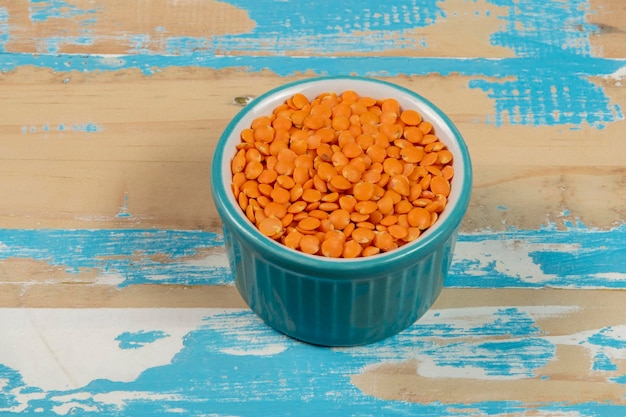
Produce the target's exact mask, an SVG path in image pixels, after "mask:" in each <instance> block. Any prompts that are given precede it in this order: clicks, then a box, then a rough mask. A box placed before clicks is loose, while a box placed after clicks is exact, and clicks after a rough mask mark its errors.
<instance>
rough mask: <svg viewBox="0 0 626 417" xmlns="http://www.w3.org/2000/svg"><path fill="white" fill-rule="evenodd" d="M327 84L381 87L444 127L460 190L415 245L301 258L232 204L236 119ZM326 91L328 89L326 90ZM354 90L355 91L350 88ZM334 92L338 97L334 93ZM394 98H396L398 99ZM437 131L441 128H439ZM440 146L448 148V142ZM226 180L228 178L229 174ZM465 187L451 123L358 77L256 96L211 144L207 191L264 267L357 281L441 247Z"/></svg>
mask: <svg viewBox="0 0 626 417" xmlns="http://www.w3.org/2000/svg"><path fill="white" fill-rule="evenodd" d="M329 81H330V82H343V81H345V82H346V85H345V87H343V90H344V91H345V90H349V89H355V88H354V86H353V84H348V83H353V82H355V81H356V82H357V84H358V83H371V84H374V85H379V86H384V87H385V88H386V89H391V90H395V91H397V92H398V93H399V94H404V95H406V96H407V97H408V98H409V99H410V100H411V101H416V102H419V103H420V104H421V105H422V106H424V107H425V108H427V109H429V111H431V112H432V115H434V116H435V117H436V118H438V119H439V121H438V122H442V123H443V124H444V126H445V128H446V129H448V130H449V133H450V134H451V138H450V140H453V141H454V146H455V147H456V148H457V151H458V154H459V155H460V156H461V159H462V161H461V162H460V163H458V162H457V163H455V178H457V177H461V178H462V181H460V186H461V188H460V190H459V192H458V193H457V194H458V199H457V200H456V201H455V203H454V204H453V205H452V206H451V207H449V206H450V204H448V206H446V210H444V214H445V218H443V219H442V218H440V219H439V220H438V221H437V222H436V223H435V225H433V226H432V227H430V228H428V229H427V230H426V231H425V232H424V233H423V234H422V235H420V237H419V238H417V239H416V240H415V241H413V242H410V243H408V244H406V245H403V246H402V247H400V248H397V249H394V250H392V251H389V252H385V253H381V254H378V255H375V256H371V257H358V258H352V259H346V258H327V257H323V256H320V255H309V254H305V253H302V252H300V251H296V250H294V249H291V248H288V247H287V246H284V245H283V244H282V243H280V242H277V241H274V240H273V239H271V238H269V237H267V236H264V235H263V234H261V232H259V230H258V229H257V228H256V226H254V225H253V224H252V222H250V221H249V220H248V218H247V217H246V216H245V213H243V211H242V210H241V208H240V207H239V205H238V204H236V202H235V199H234V196H232V191H231V189H230V187H227V186H225V184H226V176H225V174H224V173H225V169H224V164H225V163H226V162H225V158H228V168H229V169H228V172H230V160H231V159H232V157H233V156H234V155H226V145H227V143H228V141H229V138H230V137H231V136H232V135H233V134H235V133H237V134H238V132H239V130H237V131H235V129H236V128H237V126H238V125H239V124H240V123H241V122H242V119H244V118H245V117H248V118H250V117H258V116H261V115H267V114H269V113H268V112H265V111H259V110H258V106H260V105H262V106H263V107H266V106H268V103H267V101H268V100H269V101H270V102H271V101H272V100H273V101H275V102H276V105H274V106H270V109H271V110H273V108H275V107H276V106H277V105H278V104H281V103H282V102H284V100H285V99H286V98H288V97H290V96H291V95H293V94H294V93H295V92H297V91H292V90H294V89H297V90H301V89H303V88H305V87H306V86H308V85H310V84H324V83H327V82H329ZM327 91H333V90H332V89H328V90H327ZM355 91H357V90H356V89H355ZM336 92H337V93H339V91H336ZM357 93H359V91H357ZM305 95H306V94H305ZM380 98H383V97H380ZM395 98H396V99H397V98H398V97H395ZM271 110H270V111H271ZM427 120H429V118H427ZM429 121H431V120H429ZM439 128H440V129H441V126H439ZM445 143H446V145H448V147H450V145H451V144H450V143H448V142H445ZM458 165H461V168H462V170H461V172H459V171H457V166H458ZM228 177H231V175H229V176H228ZM231 178H232V177H231ZM457 183H459V182H457ZM453 187H454V182H453ZM457 187H458V186H457ZM471 188H472V166H471V160H470V156H469V151H468V148H467V145H466V143H465V141H464V139H463V137H462V135H461V133H460V132H459V130H458V129H457V128H456V126H455V125H454V123H453V122H452V120H450V118H449V117H448V116H447V115H446V114H445V113H444V112H443V111H442V110H441V109H440V108H439V107H437V106H436V105H435V104H433V103H432V102H431V101H430V100H428V99H426V98H425V97H423V96H422V95H420V94H418V93H416V92H414V91H413V90H410V89H408V88H406V87H403V86H400V85H397V84H394V83H391V82H388V81H384V80H379V79H376V78H369V77H361V76H320V77H310V78H306V79H301V80H297V81H293V82H289V83H285V84H282V85H280V86H278V87H276V88H273V89H271V90H269V91H267V92H265V93H263V94H261V95H260V96H258V97H257V98H255V99H253V100H252V101H251V102H250V103H249V104H247V105H246V106H245V107H244V108H243V109H242V110H240V111H239V112H238V113H237V114H236V115H235V116H234V117H233V119H231V121H230V122H229V123H228V125H227V126H226V128H225V129H224V131H223V132H222V134H221V136H220V138H219V140H218V142H217V144H216V148H215V152H214V154H213V158H212V166H211V192H212V195H213V200H214V204H215V206H216V207H217V210H218V214H219V216H220V218H221V220H222V223H223V225H224V227H226V226H228V227H229V231H230V232H231V233H234V234H235V235H237V236H238V238H240V239H244V240H245V241H246V242H247V244H248V246H249V247H250V249H252V250H254V251H256V252H258V253H259V254H260V256H261V258H263V259H265V260H266V261H268V262H272V263H274V264H277V265H280V266H281V267H283V268H285V269H289V270H294V271H301V272H302V274H315V275H318V276H321V277H329V276H332V277H333V279H337V278H339V279H353V278H355V277H360V276H362V275H363V274H364V273H365V272H366V273H367V274H368V275H371V274H381V273H384V272H388V271H390V270H391V269H397V268H399V267H404V266H405V265H407V264H414V263H415V262H417V261H418V260H420V259H422V258H424V257H425V256H427V255H429V254H430V253H431V252H432V250H433V248H434V247H437V246H441V245H443V243H444V242H445V241H446V240H447V239H448V238H449V237H450V235H451V234H453V233H456V230H457V228H458V226H459V224H460V222H461V220H462V218H463V216H464V214H465V212H466V210H467V206H468V205H469V200H470V194H471ZM228 193H230V195H231V196H229V194H228ZM442 217H443V215H442Z"/></svg>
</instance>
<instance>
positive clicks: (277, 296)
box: [224, 226, 457, 346]
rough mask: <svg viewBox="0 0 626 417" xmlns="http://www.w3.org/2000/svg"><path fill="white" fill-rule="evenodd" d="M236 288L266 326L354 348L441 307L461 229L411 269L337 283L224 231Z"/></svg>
mask: <svg viewBox="0 0 626 417" xmlns="http://www.w3.org/2000/svg"><path fill="white" fill-rule="evenodd" d="M224 235H225V241H226V250H227V253H228V258H229V261H230V267H231V270H232V271H233V273H234V275H235V285H236V286H237V289H238V290H239V292H240V294H241V295H242V297H243V298H244V300H245V301H246V303H247V304H248V305H249V306H250V308H251V309H252V310H253V311H254V312H255V313H256V314H257V315H259V317H261V318H262V319H263V320H264V321H265V322H266V323H268V324H269V325H270V326H272V327H273V328H275V329H276V330H278V331H281V332H283V333H285V334H287V335H289V336H291V337H294V338H296V339H299V340H302V341H305V342H308V343H313V344H318V345H324V346H354V345H362V344H366V343H372V342H376V341H379V340H382V339H384V338H386V337H389V336H391V335H394V334H396V333H398V332H400V331H402V330H404V329H405V328H407V327H409V326H410V325H411V324H413V323H414V322H415V321H416V320H417V319H419V318H420V317H421V316H422V315H423V314H424V313H425V312H426V311H427V310H428V309H429V308H430V307H431V306H432V304H433V303H434V302H435V300H436V299H437V297H438V296H439V293H440V292H441V289H442V287H443V281H444V278H445V276H446V275H447V271H448V268H449V267H450V262H451V258H452V253H453V249H454V245H455V242H456V236H457V233H456V231H455V232H454V233H452V234H451V235H450V236H449V237H448V239H447V240H445V241H444V242H443V244H442V245H440V246H439V247H437V248H432V251H431V252H430V253H429V254H427V255H426V256H425V257H423V258H422V259H415V260H414V262H413V264H412V266H410V267H400V268H397V269H390V270H388V271H386V273H384V274H380V275H377V276H371V275H368V274H367V271H363V278H361V279H358V278H357V279H350V280H340V279H339V280H338V279H335V278H331V277H324V276H315V275H310V274H306V273H299V272H298V271H296V270H290V269H285V268H283V267H281V265H278V264H276V263H272V262H269V261H267V260H265V259H264V258H263V256H262V255H261V254H259V253H258V252H256V251H255V249H254V247H253V246H252V245H250V244H248V243H247V242H246V241H245V240H243V239H241V238H240V237H238V236H236V235H234V234H233V233H232V231H231V230H229V228H228V227H227V226H225V227H224Z"/></svg>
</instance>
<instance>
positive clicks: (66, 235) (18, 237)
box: [0, 229, 232, 287]
mask: <svg viewBox="0 0 626 417" xmlns="http://www.w3.org/2000/svg"><path fill="white" fill-rule="evenodd" d="M222 246H223V241H222V237H221V236H219V235H217V234H215V233H210V232H202V231H171V230H141V229H132V230H128V229H127V230H51V229H43V230H24V229H0V262H1V261H2V260H5V259H8V258H27V259H33V260H38V261H45V262H48V263H50V264H51V265H53V266H61V267H63V268H65V270H66V271H67V272H68V273H76V274H77V273H80V272H81V271H82V270H87V269H95V270H97V271H98V272H99V273H100V274H102V276H103V277H110V278H111V280H113V282H116V281H117V280H121V282H119V283H118V285H119V286H120V287H124V286H127V285H131V284H146V283H159V284H160V283H168V284H186V285H198V284H209V285H222V284H229V283H232V278H231V275H230V270H229V269H228V266H227V264H226V262H224V264H225V265H224V266H220V265H219V263H218V262H216V261H215V260H213V262H204V263H203V262H201V260H202V256H209V255H210V253H211V252H212V251H215V250H218V251H219V250H220V249H221V248H222ZM203 254H204V255H203ZM197 257H200V259H196V258H197Z"/></svg>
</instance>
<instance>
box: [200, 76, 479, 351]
mask: <svg viewBox="0 0 626 417" xmlns="http://www.w3.org/2000/svg"><path fill="white" fill-rule="evenodd" d="M345 90H354V91H356V92H357V93H358V94H359V95H361V96H370V97H374V98H377V99H384V98H390V97H391V98H395V99H396V100H398V102H399V103H400V105H401V106H402V108H403V109H408V108H412V109H415V110H417V111H419V112H420V113H421V114H422V116H423V119H424V120H427V121H429V122H430V123H432V125H433V126H434V129H435V132H436V134H437V135H438V136H439V139H440V140H441V141H442V142H443V143H445V144H446V145H447V147H448V149H449V150H450V151H451V153H452V155H453V157H454V160H453V166H454V172H455V174H454V178H453V179H452V180H451V191H450V194H449V197H448V203H447V206H446V208H445V210H444V211H443V212H442V213H441V214H440V216H439V219H438V220H437V222H436V223H435V224H434V225H433V226H431V227H430V228H428V229H427V230H426V231H425V232H424V233H422V234H421V235H420V236H419V238H417V239H416V240H414V241H412V242H410V243H408V244H405V245H403V246H401V247H399V248H397V249H394V250H391V251H388V252H384V253H381V254H378V255H374V256H369V257H360V258H351V259H348V258H327V257H324V256H320V255H309V254H305V253H302V252H300V251H296V250H293V249H290V248H288V247H287V246H285V245H283V244H281V243H280V242H277V241H275V240H273V239H271V238H269V237H266V236H265V235H263V234H261V232H260V231H259V230H258V229H257V228H256V226H255V225H254V224H253V223H252V222H250V221H249V220H248V218H247V217H246V215H245V213H244V211H243V210H242V209H241V208H240V207H239V205H238V203H237V201H236V199H235V197H234V195H233V192H232V188H231V187H232V173H231V160H232V158H233V157H234V155H235V153H236V146H237V144H238V143H240V141H241V140H240V132H241V131H242V130H243V129H244V128H247V127H249V126H250V124H251V122H252V120H254V119H255V118H257V117H259V116H264V115H270V114H271V113H272V111H273V110H274V109H275V108H276V107H277V106H279V105H280V104H283V103H284V102H285V100H286V99H288V98H289V97H292V96H293V95H294V94H296V93H301V94H303V95H305V96H306V97H307V98H309V100H312V99H313V98H314V97H316V96H317V95H319V94H321V93H324V92H336V93H338V94H339V93H341V92H343V91H345ZM211 185H212V195H213V199H214V202H215V205H216V208H217V211H218V214H219V216H220V218H221V220H222V224H223V232H224V241H225V248H226V253H227V256H228V260H229V265H230V268H231V271H232V274H233V275H234V282H235V285H236V287H237V289H238V291H239V293H240V294H241V296H242V297H243V299H244V300H245V302H246V303H247V304H248V305H249V306H250V308H251V309H252V310H253V311H254V312H255V313H256V314H257V315H258V316H259V317H260V318H261V319H263V320H264V321H265V322H266V323H267V324H268V325H270V326H271V327H273V328H274V329H276V330H278V331H280V332H282V333H284V334H286V335H288V336H290V337H293V338H295V339H298V340H301V341H304V342H307V343H311V344H316V345H322V346H355V345H362V344H368V343H373V342H376V341H380V340H382V339H385V338H387V337H389V336H392V335H394V334H397V333H399V332H401V331H402V330H404V329H406V328H407V327H409V326H410V325H412V324H413V323H414V322H415V321H417V320H418V319H419V318H420V317H421V316H422V315H423V314H424V313H425V312H426V311H427V310H428V309H429V308H430V307H431V306H432V304H433V303H434V302H435V300H436V299H437V297H438V296H439V294H440V292H441V290H442V288H443V283H444V279H445V277H446V275H447V273H448V269H449V267H450V263H451V260H452V254H453V250H454V245H455V242H456V238H457V233H458V228H459V224H460V222H461V220H462V218H463V216H464V215H465V212H466V209H467V206H468V203H469V199H470V193H471V186H472V169H471V162H470V156H469V153H468V150H467V147H466V144H465V142H464V140H463V138H462V137H461V134H460V133H459V131H458V130H457V128H456V127H455V126H454V124H453V123H452V121H451V120H450V119H449V118H448V117H447V116H446V115H445V114H444V112H443V111H441V110H440V109H439V108H437V107H436V106H435V105H434V104H432V103H431V102H430V101H428V100H427V99H425V98H424V97H422V96H420V95H419V94H417V93H415V92H413V91H411V90H409V89H406V88H404V87H401V86H398V85H395V84H392V83H389V82H385V81H381V80H377V79H370V78H363V77H344V76H341V77H319V78H310V79H304V80H301V81H296V82H293V83H290V84H286V85H283V86H280V87H278V88H276V89H273V90H271V91H269V92H267V93H265V94H263V95H261V96H259V97H257V98H255V99H254V100H252V102H251V103H250V104H248V105H247V106H245V107H244V108H243V109H242V110H241V111H240V112H239V113H238V114H237V115H236V116H235V117H234V118H233V119H232V121H231V122H230V123H229V124H228V126H227V127H226V128H225V130H224V132H223V134H222V135H221V137H220V139H219V141H218V143H217V147H216V149H215V153H214V156H213V161H212V171H211Z"/></svg>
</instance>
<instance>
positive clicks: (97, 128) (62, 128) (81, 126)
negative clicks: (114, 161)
mask: <svg viewBox="0 0 626 417" xmlns="http://www.w3.org/2000/svg"><path fill="white" fill-rule="evenodd" d="M55 130H56V131H57V132H79V133H100V132H102V131H103V130H104V127H103V126H102V125H100V124H97V123H77V124H73V125H71V126H70V125H65V124H63V123H60V124H58V125H56V126H54V127H51V126H50V125H48V124H44V125H30V126H22V127H21V128H20V131H21V132H22V134H26V133H38V132H43V133H49V132H54V131H55Z"/></svg>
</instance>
